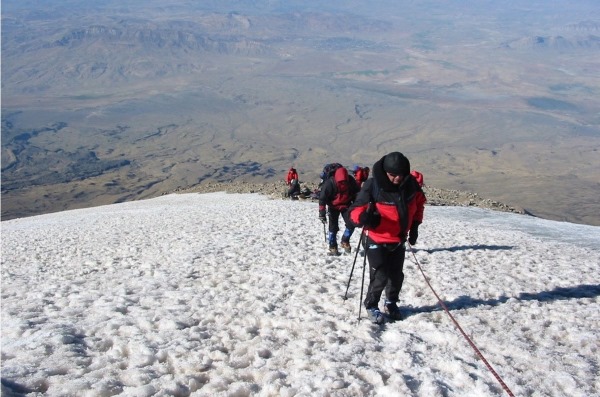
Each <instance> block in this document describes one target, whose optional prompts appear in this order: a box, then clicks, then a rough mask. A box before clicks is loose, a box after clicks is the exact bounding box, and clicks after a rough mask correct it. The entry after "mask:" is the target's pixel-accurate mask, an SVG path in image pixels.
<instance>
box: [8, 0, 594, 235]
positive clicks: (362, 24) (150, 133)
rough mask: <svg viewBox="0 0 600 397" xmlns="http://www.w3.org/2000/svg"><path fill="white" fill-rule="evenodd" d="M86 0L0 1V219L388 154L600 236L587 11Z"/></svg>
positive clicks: (558, 6) (487, 5) (445, 185)
mask: <svg viewBox="0 0 600 397" xmlns="http://www.w3.org/2000/svg"><path fill="white" fill-rule="evenodd" d="M90 3H92V4H90ZM93 3H94V2H87V1H80V0H65V1H60V0H59V1H55V2H50V3H48V2H44V3H39V2H36V1H28V0H26V1H17V0H10V1H3V3H2V142H1V143H2V220H6V219H12V218H16V217H23V216H32V215H36V214H41V213H45V212H54V211H62V210H68V209H74V208H82V207H89V206H95V205H102V204H110V203H117V202H123V201H128V200H138V199H144V198H149V197H155V196H158V195H161V194H165V193H169V192H175V191H194V189H195V190H196V191H200V190H201V189H206V186H207V185H209V184H211V183H214V184H220V185H218V186H221V187H222V186H227V184H244V183H251V184H257V185H265V184H267V185H269V184H274V185H275V186H278V184H281V181H282V180H283V179H284V177H285V174H286V172H287V169H288V168H289V167H290V166H291V165H294V166H295V167H296V168H297V169H298V171H299V172H300V175H301V180H303V181H305V182H310V181H314V182H318V175H319V172H320V171H321V169H322V167H323V165H324V164H325V163H328V162H333V161H335V162H340V163H342V164H344V165H347V166H352V165H353V164H360V165H368V166H372V164H373V163H374V162H375V161H377V160H378V159H379V158H381V157H382V156H383V155H384V154H386V153H387V152H389V151H395V150H398V151H402V152H403V153H404V154H406V155H407V157H409V159H410V160H411V164H412V167H413V168H414V169H418V170H419V171H421V172H422V173H423V174H424V175H425V179H426V183H427V185H428V187H429V188H431V189H440V191H446V192H461V195H463V196H464V197H468V196H469V195H471V196H474V197H484V198H485V199H486V200H491V201H492V202H496V203H504V204H502V205H503V206H506V207H508V208H516V209H518V210H517V212H521V211H522V212H527V213H530V214H533V215H535V216H540V217H544V218H548V219H555V220H564V221H568V222H575V223H585V224H590V225H598V226H600V200H598V197H599V196H600V172H599V170H600V155H599V149H600V111H599V109H600V8H599V7H598V6H597V3H596V2H595V1H585V0H580V1H571V2H566V1H564V2H563V1H555V2H547V1H541V0H534V1H531V2H521V1H507V2H493V1H482V2H476V3H473V4H469V5H468V7H467V6H466V5H465V4H463V3H451V4H449V3H448V2H443V1H422V2H421V1H420V2H407V1H406V2H405V1H399V2H398V1H394V2H392V1H382V2H376V3H373V2H367V1H357V0H348V1H344V2H342V1H336V0H332V1H331V2H327V5H323V4H322V3H323V2H317V1H310V0H309V1H302V2H300V1H286V2H279V1H266V0H264V1H261V0H258V1H227V0H223V1H202V2H187V1H183V0H182V1H170V2H168V3H164V2H159V1H155V0H148V1H128V2H120V1H116V0H115V1H106V2H102V3H101V4H93ZM165 4H167V5H165ZM225 190H227V189H225Z"/></svg>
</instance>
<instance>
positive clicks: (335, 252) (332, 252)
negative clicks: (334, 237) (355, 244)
mask: <svg viewBox="0 0 600 397" xmlns="http://www.w3.org/2000/svg"><path fill="white" fill-rule="evenodd" d="M339 254H340V252H339V251H338V249H337V247H329V251H327V255H329V256H337V255H339Z"/></svg>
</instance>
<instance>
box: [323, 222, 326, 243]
mask: <svg viewBox="0 0 600 397" xmlns="http://www.w3.org/2000/svg"><path fill="white" fill-rule="evenodd" d="M323 234H324V235H325V242H327V229H326V228H325V223H323Z"/></svg>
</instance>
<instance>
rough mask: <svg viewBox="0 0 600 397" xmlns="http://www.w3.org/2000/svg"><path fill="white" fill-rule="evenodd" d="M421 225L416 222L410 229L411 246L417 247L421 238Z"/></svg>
mask: <svg viewBox="0 0 600 397" xmlns="http://www.w3.org/2000/svg"><path fill="white" fill-rule="evenodd" d="M419 225H420V223H419V222H417V221H414V222H413V224H412V226H411V227H410V232H409V233H408V242H409V243H410V245H415V244H416V243H417V239H418V238H419Z"/></svg>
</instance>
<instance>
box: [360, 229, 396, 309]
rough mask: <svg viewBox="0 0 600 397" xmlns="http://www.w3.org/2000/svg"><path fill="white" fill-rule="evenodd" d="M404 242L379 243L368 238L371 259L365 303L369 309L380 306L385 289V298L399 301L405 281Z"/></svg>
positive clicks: (369, 257)
mask: <svg viewBox="0 0 600 397" xmlns="http://www.w3.org/2000/svg"><path fill="white" fill-rule="evenodd" d="M405 254H406V246H405V245H404V244H377V243H375V242H374V241H372V240H371V239H367V258H368V259H369V278H370V281H369V289H368V291H367V297H366V298H365V301H364V304H365V307H366V308H367V309H370V308H373V307H378V306H379V300H380V299H381V294H382V293H383V291H384V290H385V299H386V300H388V301H390V302H398V296H399V295H400V290H401V289H402V283H403V282H404V271H403V270H404V256H405Z"/></svg>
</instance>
